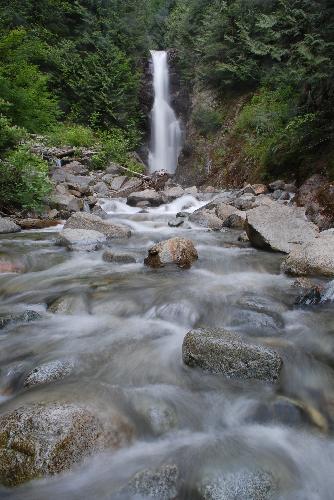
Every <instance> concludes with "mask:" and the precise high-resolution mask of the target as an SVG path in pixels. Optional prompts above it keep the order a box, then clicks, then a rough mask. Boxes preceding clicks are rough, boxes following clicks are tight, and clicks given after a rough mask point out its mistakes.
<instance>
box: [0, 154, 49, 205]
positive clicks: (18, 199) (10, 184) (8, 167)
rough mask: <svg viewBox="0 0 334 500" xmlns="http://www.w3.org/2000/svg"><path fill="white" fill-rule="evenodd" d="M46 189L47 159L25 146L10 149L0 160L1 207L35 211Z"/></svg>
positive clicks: (41, 202)
mask: <svg viewBox="0 0 334 500" xmlns="http://www.w3.org/2000/svg"><path fill="white" fill-rule="evenodd" d="M50 191H51V182H50V180H49V177H48V164H47V162H46V161H44V160H43V159H42V158H40V157H39V156H36V155H34V154H32V153H30V152H29V151H28V150H27V149H26V148H25V147H19V148H17V149H15V150H14V151H11V152H10V153H9V154H7V156H6V157H5V159H4V160H1V161H0V203H1V205H2V207H18V208H23V209H28V210H30V209H33V210H39V209H40V208H41V207H42V205H43V200H44V198H45V197H46V196H47V195H48V194H49V192H50Z"/></svg>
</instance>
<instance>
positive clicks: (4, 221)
mask: <svg viewBox="0 0 334 500" xmlns="http://www.w3.org/2000/svg"><path fill="white" fill-rule="evenodd" d="M19 231H21V228H20V226H18V225H17V224H15V222H14V221H12V220H11V219H8V218H7V217H0V234H7V233H18V232H19Z"/></svg>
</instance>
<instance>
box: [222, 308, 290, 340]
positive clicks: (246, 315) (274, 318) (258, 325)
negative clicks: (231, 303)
mask: <svg viewBox="0 0 334 500" xmlns="http://www.w3.org/2000/svg"><path fill="white" fill-rule="evenodd" d="M229 324H230V325H231V326H238V327H243V328H242V329H243V330H246V331H247V333H257V334H258V335H261V334H263V333H266V334H277V333H278V332H279V331H280V330H282V328H284V322H283V320H282V318H281V316H280V315H279V314H277V313H274V312H273V313H272V314H269V313H265V312H261V311H256V310H251V309H240V308H238V309H237V310H236V311H235V316H233V317H232V318H231V320H230V322H229Z"/></svg>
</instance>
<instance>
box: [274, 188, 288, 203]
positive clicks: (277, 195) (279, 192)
mask: <svg viewBox="0 0 334 500" xmlns="http://www.w3.org/2000/svg"><path fill="white" fill-rule="evenodd" d="M284 194H285V191H283V189H276V191H274V192H273V194H272V197H273V200H281V199H283V198H282V197H283V195H284Z"/></svg>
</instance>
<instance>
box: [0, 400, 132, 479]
mask: <svg viewBox="0 0 334 500" xmlns="http://www.w3.org/2000/svg"><path fill="white" fill-rule="evenodd" d="M108 424H109V423H108ZM132 434H133V431H132V428H131V427H130V426H129V424H128V422H127V421H126V420H124V419H123V418H122V417H120V416H119V415H116V414H115V415H113V416H112V417H111V418H110V425H108V426H105V425H104V424H103V423H102V422H101V421H100V420H99V418H98V417H97V416H96V415H95V414H93V413H92V412H91V411H90V410H89V409H87V408H84V407H79V406H76V405H74V404H60V403H48V404H37V403H32V404H28V405H25V406H22V407H20V408H18V409H16V410H12V411H10V412H9V413H6V414H4V415H2V416H1V417H0V482H1V483H3V484H5V485H6V486H16V485H18V484H21V483H24V482H25V481H29V480H31V479H36V478H40V477H43V476H48V475H50V474H57V473H59V472H63V471H65V470H68V469H70V468H71V466H72V465H74V464H76V463H80V462H81V461H82V460H83V459H84V458H85V457H87V456H89V455H91V454H92V453H95V452H99V451H102V450H103V449H105V448H107V447H109V446H110V447H113V448H118V447H120V446H122V445H123V444H125V443H127V442H128V441H129V440H130V439H131V437H132Z"/></svg>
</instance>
